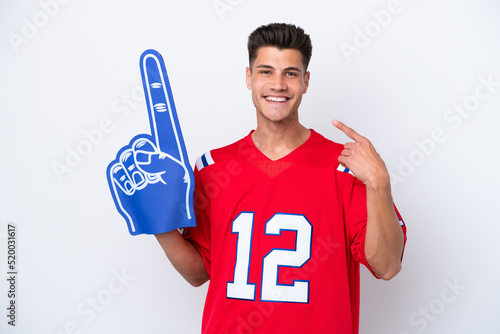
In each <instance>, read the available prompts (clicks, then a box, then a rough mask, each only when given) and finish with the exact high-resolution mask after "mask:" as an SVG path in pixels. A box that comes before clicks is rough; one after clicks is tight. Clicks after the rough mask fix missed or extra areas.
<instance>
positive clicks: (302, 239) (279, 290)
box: [226, 212, 312, 303]
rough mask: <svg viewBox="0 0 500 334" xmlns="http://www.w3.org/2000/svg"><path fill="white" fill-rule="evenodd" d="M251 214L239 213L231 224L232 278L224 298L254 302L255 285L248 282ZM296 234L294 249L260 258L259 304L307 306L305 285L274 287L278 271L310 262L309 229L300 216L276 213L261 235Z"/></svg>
mask: <svg viewBox="0 0 500 334" xmlns="http://www.w3.org/2000/svg"><path fill="white" fill-rule="evenodd" d="M253 220H254V214H253V213H252V212H242V213H240V214H239V215H238V217H236V219H235V220H234V221H233V227H232V230H231V232H233V233H237V234H238V242H237V246H236V264H235V266H234V278H233V281H232V282H228V283H227V295H226V296H227V297H228V298H236V299H247V300H255V288H256V284H252V283H249V282H248V275H249V271H250V256H251V246H252V230H253ZM283 230H288V231H296V232H297V236H296V239H295V249H278V248H274V249H272V250H271V251H270V252H269V253H267V255H266V256H264V258H263V265H262V286H261V300H262V301H271V302H292V303H307V302H309V281H299V280H295V281H293V284H291V285H289V284H278V271H279V267H294V268H300V267H301V266H303V265H304V264H305V263H306V262H307V261H308V260H309V259H310V258H311V239H312V225H311V223H309V221H308V220H307V219H306V217H305V216H303V215H297V214H287V213H277V214H275V215H274V216H273V217H272V218H271V219H269V220H268V221H267V223H266V230H265V233H266V234H269V235H271V234H272V235H280V234H281V231H283Z"/></svg>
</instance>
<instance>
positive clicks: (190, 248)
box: [155, 230, 209, 286]
mask: <svg viewBox="0 0 500 334" xmlns="http://www.w3.org/2000/svg"><path fill="white" fill-rule="evenodd" d="M155 237H156V239H157V240H158V242H159V243H160V246H161V248H162V249H163V251H164V252H165V254H166V255H167V257H168V259H169V260H170V262H171V263H172V265H173V266H174V268H175V269H176V270H177V271H178V272H179V273H180V274H181V276H182V277H183V278H184V279H185V280H186V281H188V282H189V283H190V284H191V285H193V286H200V285H202V284H203V283H205V282H206V281H207V280H208V279H209V277H208V274H207V271H206V269H205V264H204V263H203V259H202V258H201V255H200V253H199V252H198V250H197V249H196V247H194V245H193V244H192V243H191V242H189V241H187V240H185V239H184V238H183V237H182V236H181V235H180V233H179V232H178V231H177V230H174V231H170V232H166V233H161V234H155Z"/></svg>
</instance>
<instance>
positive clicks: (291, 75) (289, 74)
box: [285, 72, 297, 77]
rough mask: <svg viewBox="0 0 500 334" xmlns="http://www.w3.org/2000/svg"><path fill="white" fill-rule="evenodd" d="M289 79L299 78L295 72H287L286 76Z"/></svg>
mask: <svg viewBox="0 0 500 334" xmlns="http://www.w3.org/2000/svg"><path fill="white" fill-rule="evenodd" d="M285 75H286V76H287V77H296V76H297V73H295V72H286V74H285Z"/></svg>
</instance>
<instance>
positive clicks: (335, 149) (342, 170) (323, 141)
mask: <svg viewBox="0 0 500 334" xmlns="http://www.w3.org/2000/svg"><path fill="white" fill-rule="evenodd" d="M311 136H313V137H312V138H311V139H313V143H312V144H313V145H315V146H316V147H317V148H316V152H315V154H314V155H315V156H316V158H317V159H323V160H325V161H328V164H329V167H330V168H333V169H335V170H336V174H338V175H340V177H341V178H347V179H351V178H353V177H354V174H353V173H352V172H351V171H350V170H349V168H346V167H344V166H342V165H341V164H340V163H339V161H338V157H339V156H340V155H341V154H342V151H343V150H344V145H343V144H339V143H336V142H334V141H332V140H330V139H327V138H325V137H324V136H323V135H321V134H319V133H318V132H316V131H314V130H311Z"/></svg>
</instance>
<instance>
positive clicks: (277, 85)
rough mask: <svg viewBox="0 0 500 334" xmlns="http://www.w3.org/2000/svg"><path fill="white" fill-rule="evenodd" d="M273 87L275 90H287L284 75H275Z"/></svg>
mask: <svg viewBox="0 0 500 334" xmlns="http://www.w3.org/2000/svg"><path fill="white" fill-rule="evenodd" d="M271 89H273V90H275V91H283V90H286V82H285V79H284V78H283V76H282V75H274V76H273V78H272V81H271Z"/></svg>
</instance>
